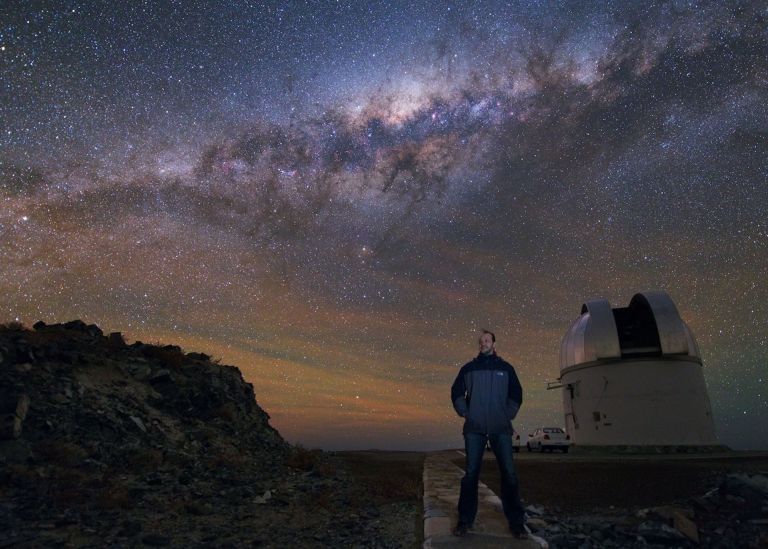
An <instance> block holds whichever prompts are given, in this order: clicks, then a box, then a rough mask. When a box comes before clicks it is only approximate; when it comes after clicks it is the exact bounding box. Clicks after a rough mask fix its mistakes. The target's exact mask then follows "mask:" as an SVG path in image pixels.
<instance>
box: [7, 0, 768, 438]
mask: <svg viewBox="0 0 768 549" xmlns="http://www.w3.org/2000/svg"><path fill="white" fill-rule="evenodd" d="M635 4H636V3H634V2H630V3H626V5H625V3H623V2H614V3H612V4H611V7H610V8H606V9H600V10H591V9H586V8H576V7H575V6H563V5H561V4H554V3H544V2H542V3H533V4H527V3H525V4H524V3H514V2H513V3H500V2H484V3H473V4H472V6H471V7H470V6H467V5H464V3H461V4H458V5H450V4H443V3H434V4H429V5H420V4H411V3H402V4H400V3H397V2H382V3H366V4H365V5H364V4H363V3H360V4H358V3H349V4H345V3H338V2H332V3H331V2H327V3H326V2H324V3H308V4H298V3H296V4H294V3H285V4H282V3H275V2H270V3H268V4H266V5H264V4H262V3H255V4H254V5H251V4H249V3H247V2H228V3H222V4H221V5H219V4H217V3H214V2H178V3H176V2H167V3H157V4H151V3H147V4H138V3H137V4H134V3H127V5H125V6H114V5H113V4H112V3H99V2H37V3H33V4H26V3H25V4H19V3H14V4H11V3H5V4H4V5H3V6H2V7H0V77H1V78H2V90H3V91H2V100H1V102H0V200H1V201H2V209H1V210H0V243H1V244H2V248H1V249H0V311H1V312H2V314H3V317H4V318H3V319H0V320H3V321H9V320H13V319H18V320H21V321H22V322H24V323H26V324H28V325H31V324H32V323H33V322H35V321H36V320H39V319H42V320H44V321H46V322H59V321H66V320H70V319H73V318H81V319H83V320H85V321H87V322H95V323H97V324H98V325H99V326H101V327H102V329H104V330H105V331H113V330H114V331H122V332H123V333H124V334H125V335H126V336H127V337H128V339H129V340H138V339H140V340H143V341H163V342H168V343H177V344H180V345H182V346H183V347H184V348H185V350H198V351H203V352H207V353H209V354H213V355H214V356H216V357H220V358H222V359H223V361H224V362H226V363H230V364H235V365H237V366H238V367H240V369H241V370H242V371H243V372H244V374H245V376H246V378H247V379H248V380H249V381H251V382H253V383H254V386H255V390H256V397H257V400H258V401H259V403H260V404H261V405H262V406H263V407H265V408H266V409H267V410H268V411H269V413H270V414H271V416H272V423H273V425H275V426H276V427H277V428H278V429H279V430H280V431H281V433H282V434H283V435H284V436H286V437H287V438H288V439H289V440H291V441H293V442H301V443H303V444H305V445H308V446H320V447H324V448H371V447H379V448H403V449H408V448H414V449H429V448H441V447H451V446H458V445H460V441H461V438H460V420H459V418H457V417H455V413H454V412H453V410H452V408H451V404H450V399H449V387H450V384H451V382H452V381H453V378H454V376H455V374H456V372H457V370H458V368H459V367H460V366H461V365H462V364H463V363H464V362H466V361H467V360H469V359H470V358H471V357H472V356H473V355H474V354H475V352H476V345H475V339H476V336H477V330H479V329H481V328H484V327H487V328H490V329H493V330H494V331H495V332H496V334H497V336H498V339H499V341H498V347H499V352H500V354H501V355H502V356H504V357H505V358H506V359H507V360H509V361H510V362H511V363H512V364H513V365H515V367H516V369H517V371H518V374H519V376H520V378H521V381H522V383H523V386H524V388H525V403H524V406H523V409H522V411H521V413H520V416H519V419H518V423H517V427H518V429H519V430H521V431H524V430H527V429H532V428H534V427H536V426H540V425H541V424H544V423H554V424H561V423H562V409H561V403H560V395H559V394H558V393H557V392H556V391H546V390H545V386H546V381H548V380H554V379H555V378H557V376H558V373H559V372H558V353H559V345H560V340H561V338H562V336H563V335H564V334H565V332H566V330H567V329H568V328H569V326H570V324H571V322H572V320H573V319H574V318H575V317H576V316H577V315H578V314H579V312H580V308H581V304H582V303H583V302H584V301H585V300H587V299H590V298H595V297H604V298H607V299H609V300H610V301H611V303H612V304H613V305H614V306H616V307H618V306H625V305H626V304H627V303H628V302H629V299H630V297H631V296H632V295H633V294H634V293H636V292H638V291H643V290H649V289H664V290H666V291H667V292H668V293H669V294H670V295H671V296H672V298H673V299H674V300H675V302H676V304H677V306H678V308H679V309H680V312H681V315H682V317H683V318H684V320H686V322H688V324H689V325H690V326H691V328H692V330H693V331H694V333H695V334H696V336H697V339H698V341H699V344H700V346H701V348H702V352H703V360H704V373H705V378H706V380H707V384H708V387H709V392H710V397H711V399H712V403H713V409H714V413H715V420H716V425H717V430H718V434H719V437H720V439H721V440H722V441H723V442H724V443H726V444H729V445H731V446H733V447H735V448H766V447H768V438H766V433H765V432H764V430H763V429H756V427H755V426H756V425H765V424H767V423H768V395H767V394H766V392H767V391H766V381H765V376H766V373H765V365H766V362H767V360H766V359H767V358H768V335H766V325H768V305H767V303H768V288H767V287H766V284H765V280H766V277H768V222H767V221H766V217H765V211H766V209H767V208H768V187H767V186H766V182H767V181H768V107H767V106H766V105H767V104H768V93H766V92H767V90H768V61H767V60H768V32H767V31H766V28H768V26H767V25H766V23H767V22H768V21H767V20H766V19H767V18H768V13H767V12H766V10H765V8H764V6H763V5H762V4H761V3H759V2H755V3H751V4H750V3H722V2H716V3H695V2H669V3H653V4H647V5H645V6H643V7H637V6H636V5H635Z"/></svg>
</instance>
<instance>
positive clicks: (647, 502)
mask: <svg viewBox="0 0 768 549" xmlns="http://www.w3.org/2000/svg"><path fill="white" fill-rule="evenodd" d="M454 463H456V465H458V466H459V467H461V468H462V469H463V468H464V458H463V457H460V456H459V457H458V458H457V459H456V460H454ZM515 466H516V469H517V474H518V477H519V482H520V495H521V498H522V499H523V500H524V503H525V504H526V505H528V504H536V505H543V506H544V507H546V508H547V509H549V510H551V511H555V512H562V513H567V514H582V513H592V512H610V511H611V509H612V506H613V508H614V509H616V510H622V509H639V508H643V507H653V506H658V505H666V504H671V503H682V502H684V501H685V500H688V499H690V498H692V497H696V496H701V495H703V494H704V493H706V492H707V491H708V490H710V489H711V488H714V487H716V486H717V485H718V482H719V479H721V478H723V476H724V475H725V474H727V473H736V472H744V473H757V472H763V473H764V474H765V473H768V456H766V455H764V454H763V455H762V456H749V455H743V456H734V457H728V458H722V457H720V458H715V457H713V458H701V457H696V458H680V457H677V456H674V457H668V456H651V457H648V458H645V459H642V458H640V459H638V458H636V457H632V458H616V457H610V458H601V457H599V456H591V457H580V456H576V455H572V454H569V455H563V456H556V457H555V456H547V455H538V454H532V455H531V454H526V453H521V454H515ZM480 478H481V480H482V481H483V482H484V483H485V484H487V485H488V487H489V488H490V489H491V490H493V491H494V493H496V494H497V495H500V494H501V477H500V474H499V470H498V467H497V465H496V460H495V458H494V457H493V456H492V455H486V457H485V460H484V462H483V468H482V470H481V473H480Z"/></svg>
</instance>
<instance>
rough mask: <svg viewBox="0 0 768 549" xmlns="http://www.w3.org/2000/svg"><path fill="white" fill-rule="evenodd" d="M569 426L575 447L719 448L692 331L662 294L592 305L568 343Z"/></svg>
mask: <svg viewBox="0 0 768 549" xmlns="http://www.w3.org/2000/svg"><path fill="white" fill-rule="evenodd" d="M559 381H560V382H561V384H562V389H563V408H564V412H565V425H566V430H567V432H568V434H569V435H570V436H571V440H572V441H573V443H574V444H576V445H578V446H675V447H680V446H715V445H718V441H717V438H716V436H715V427H714V422H713V420H712V407H711V405H710V403H709V397H708V396H707V387H706V384H705V383H704V374H703V372H702V363H701V355H700V353H699V347H698V345H697V344H696V340H695V339H694V338H693V334H692V333H691V330H690V329H689V328H688V326H686V324H685V322H683V320H682V319H681V318H680V314H679V313H678V312H677V308H676V307H675V304H674V303H673V302H672V299H671V298H670V297H669V295H667V294H666V293H665V292H661V291H654V292H643V293H639V294H636V295H635V296H634V297H633V298H632V300H631V301H630V303H629V306H628V307H624V308H617V309H611V306H610V304H609V303H608V301H607V300H605V299H596V300H594V301H588V302H587V303H585V304H584V305H583V306H582V308H581V316H579V318H577V319H576V321H575V322H574V323H573V325H572V326H571V328H570V330H568V333H566V335H565V337H564V338H563V342H562V345H561V348H560V378H559Z"/></svg>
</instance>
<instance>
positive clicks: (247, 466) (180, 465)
mask: <svg viewBox="0 0 768 549" xmlns="http://www.w3.org/2000/svg"><path fill="white" fill-rule="evenodd" d="M0 421H1V423H0V438H1V439H2V440H0V547H5V546H7V545H13V546H40V545H57V544H62V545H71V546H142V545H173V546H184V547H193V546H274V547H287V546H296V545H298V546H302V547H312V546H317V547H325V546H366V547H398V546H403V545H411V542H413V540H408V539H406V540H405V541H404V540H403V539H402V536H401V535H400V534H399V533H398V527H397V524H399V523H401V522H402V521H403V519H404V516H403V513H405V517H406V518H405V520H406V522H407V521H411V522H412V519H411V518H410V515H411V513H412V512H413V509H409V508H407V506H406V508H402V507H400V508H394V507H392V508H388V509H384V510H382V509H380V508H376V506H371V505H366V503H365V498H364V497H361V492H364V491H365V487H362V486H359V485H357V484H356V483H355V481H354V479H353V478H352V477H350V475H349V474H348V473H347V472H346V471H345V470H344V469H343V468H340V467H339V466H338V463H336V462H334V461H333V460H332V459H330V458H329V457H328V456H327V455H325V454H323V453H322V452H319V451H307V450H304V449H302V448H297V447H292V446H290V445H289V444H287V443H286V442H285V441H284V440H283V439H282V437H281V436H280V434H279V433H278V432H277V431H276V430H275V429H274V428H272V427H271V426H270V425H269V415H268V414H267V413H266V412H265V411H264V410H262V409H261V408H260V407H259V405H258V404H257V402H256V400H255V397H254V390H253V386H252V385H251V384H250V383H247V382H245V381H244V379H243V377H242V374H241V373H240V371H239V370H238V369H237V368H235V367H233V366H226V365H222V364H219V363H217V361H212V360H211V357H209V356H207V355H205V354H201V353H184V352H183V351H182V350H181V348H179V347H178V346H174V345H151V344H145V343H142V342H140V341H137V342H135V343H133V344H130V345H128V344H126V342H125V341H124V339H123V337H122V336H121V334H120V333H117V332H116V333H111V334H109V335H108V336H105V335H104V334H103V333H102V331H101V330H100V329H99V328H98V327H97V326H95V325H93V324H91V325H86V324H85V323H83V322H82V321H79V320H75V321H71V322H67V323H66V324H55V325H46V324H44V323H43V322H38V323H36V324H35V325H34V327H33V329H31V330H30V329H26V328H24V327H23V326H21V325H19V324H15V323H11V324H6V325H2V326H0Z"/></svg>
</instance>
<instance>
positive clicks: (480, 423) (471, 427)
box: [451, 353, 523, 434]
mask: <svg viewBox="0 0 768 549" xmlns="http://www.w3.org/2000/svg"><path fill="white" fill-rule="evenodd" d="M451 402H453V407H454V409H455V410H456V413H457V414H459V415H460V416H461V417H463V418H464V429H463V432H464V433H483V434H491V433H510V434H511V433H512V423H511V422H512V420H513V419H514V418H515V416H516V415H517V412H518V410H520V405H521V404H522V403H523V388H522V387H521V386H520V380H518V379H517V374H516V373H515V369H514V368H513V367H512V366H511V365H510V364H509V363H508V362H506V361H505V360H504V359H502V358H500V357H498V356H497V355H484V354H482V353H481V354H479V355H477V358H475V359H474V360H473V361H471V362H468V363H466V364H465V365H464V366H462V368H461V370H459V375H457V376H456V381H454V382H453V385H452V386H451Z"/></svg>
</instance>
